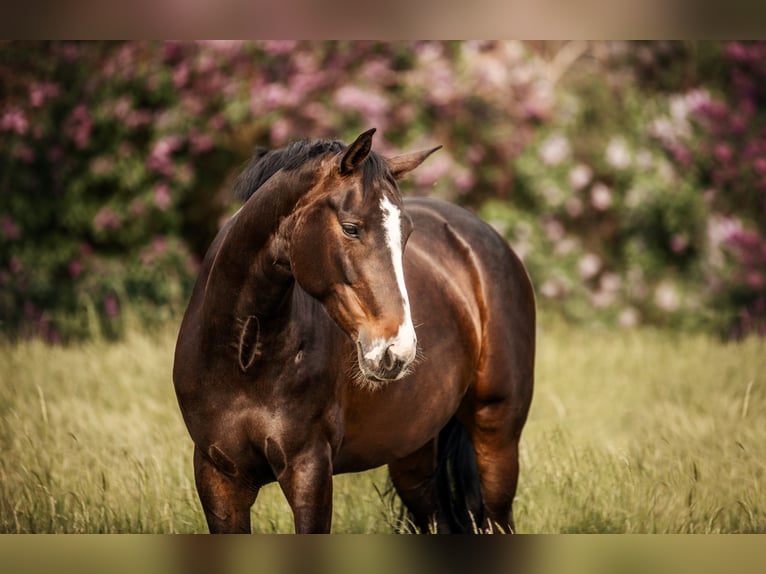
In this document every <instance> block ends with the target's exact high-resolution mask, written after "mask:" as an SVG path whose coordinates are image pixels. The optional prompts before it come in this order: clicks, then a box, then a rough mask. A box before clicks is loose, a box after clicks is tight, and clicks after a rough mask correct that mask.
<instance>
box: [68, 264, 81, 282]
mask: <svg viewBox="0 0 766 574" xmlns="http://www.w3.org/2000/svg"><path fill="white" fill-rule="evenodd" d="M68 268H69V275H70V276H71V277H72V278H73V279H76V278H77V277H79V276H80V274H81V273H82V270H83V264H82V262H81V261H80V260H78V259H72V260H71V261H70V262H69V266H68Z"/></svg>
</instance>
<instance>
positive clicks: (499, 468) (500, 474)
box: [465, 313, 535, 530]
mask: <svg viewBox="0 0 766 574" xmlns="http://www.w3.org/2000/svg"><path fill="white" fill-rule="evenodd" d="M500 316H503V315H500ZM504 316H505V317H508V316H511V317H513V316H514V315H513V314H510V313H509V314H507V315H504ZM533 317H534V316H532V319H531V320H529V319H528V320H527V321H523V322H520V323H516V325H514V324H513V322H511V325H510V326H509V325H501V324H499V322H498V321H493V320H490V321H489V324H488V325H487V334H488V337H487V348H486V349H485V355H484V364H483V368H481V369H480V371H479V373H480V374H479V377H478V379H477V381H476V384H475V386H474V387H473V389H472V390H471V391H470V392H469V395H468V397H467V399H468V401H469V402H468V405H465V406H468V409H466V410H467V412H468V413H470V415H469V416H468V417H466V418H468V419H469V420H466V421H465V423H466V424H465V427H466V430H467V431H468V433H469V436H470V437H471V442H472V443H473V446H474V450H475V452H476V463H477V468H478V471H479V478H480V483H481V492H482V498H483V501H484V511H485V521H484V526H485V528H487V527H490V525H491V527H492V528H493V529H495V530H496V528H495V527H496V526H500V527H501V528H502V529H503V530H508V529H510V530H514V522H513V512H512V505H513V498H514V496H515V495H516V486H517V483H518V477H519V439H520V437H521V431H522V428H523V427H524V423H525V422H526V418H527V413H528V411H529V406H530V402H531V400H532V387H533V378H534V354H535V345H534V318H533ZM512 334H515V335H512Z"/></svg>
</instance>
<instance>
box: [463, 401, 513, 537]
mask: <svg viewBox="0 0 766 574" xmlns="http://www.w3.org/2000/svg"><path fill="white" fill-rule="evenodd" d="M506 409H507V407H505V406H503V405H491V406H489V405H488V406H484V407H480V408H479V409H478V412H477V413H476V414H475V420H474V424H473V426H472V427H471V429H470V431H469V432H470V435H471V441H472V442H473V446H474V450H475V451H476V466H477V469H478V471H479V480H480V484H481V495H482V500H483V504H484V524H483V529H485V530H491V531H495V532H497V531H498V527H499V529H500V530H501V531H503V532H513V531H515V526H514V521H513V498H514V496H515V495H516V486H517V484H518V478H519V451H518V446H519V435H518V433H517V432H515V431H514V430H513V429H512V428H509V426H508V425H507V424H506V423H505V420H506V419H507V415H505V414H501V413H502V411H505V410H506Z"/></svg>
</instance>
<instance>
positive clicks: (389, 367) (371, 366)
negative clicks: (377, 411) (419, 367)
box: [357, 341, 417, 382]
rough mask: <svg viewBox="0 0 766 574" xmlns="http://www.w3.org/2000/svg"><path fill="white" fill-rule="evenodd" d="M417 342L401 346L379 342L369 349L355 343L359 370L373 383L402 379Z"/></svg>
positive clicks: (410, 362) (414, 352)
mask: <svg viewBox="0 0 766 574" xmlns="http://www.w3.org/2000/svg"><path fill="white" fill-rule="evenodd" d="M416 348H417V342H415V341H413V342H412V343H411V344H408V345H406V346H403V345H401V344H399V343H398V342H388V341H386V342H379V343H378V344H377V345H374V346H373V347H372V348H371V349H365V348H364V346H363V345H362V344H361V343H357V355H358V357H359V368H360V369H361V371H362V374H363V375H364V376H365V378H367V379H369V380H373V381H379V382H384V381H396V380H398V379H401V378H402V377H404V376H405V375H406V374H407V373H408V372H409V369H408V367H409V366H410V365H411V364H412V362H413V360H414V359H415V354H416Z"/></svg>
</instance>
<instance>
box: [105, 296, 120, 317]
mask: <svg viewBox="0 0 766 574" xmlns="http://www.w3.org/2000/svg"><path fill="white" fill-rule="evenodd" d="M104 313H105V314H106V316H107V317H109V318H110V319H114V318H115V317H117V315H119V314H120V303H119V302H118V301H117V298H116V297H114V296H112V295H109V296H107V297H106V298H105V299H104Z"/></svg>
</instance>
